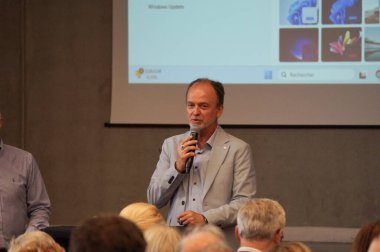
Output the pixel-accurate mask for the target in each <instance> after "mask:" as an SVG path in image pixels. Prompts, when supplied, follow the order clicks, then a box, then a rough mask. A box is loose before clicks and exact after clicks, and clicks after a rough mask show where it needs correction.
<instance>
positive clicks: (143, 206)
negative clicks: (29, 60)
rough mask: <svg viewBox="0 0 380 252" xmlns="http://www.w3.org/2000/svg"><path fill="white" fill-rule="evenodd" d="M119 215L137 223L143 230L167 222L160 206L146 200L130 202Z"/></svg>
mask: <svg viewBox="0 0 380 252" xmlns="http://www.w3.org/2000/svg"><path fill="white" fill-rule="evenodd" d="M119 215H120V216H121V217H123V218H126V219H129V220H131V221H133V222H134V223H136V225H137V226H138V227H139V228H140V229H141V230H142V231H143V232H144V231H145V230H147V229H148V228H149V227H151V226H153V225H156V224H163V223H165V219H164V217H163V216H162V214H161V213H160V211H159V210H158V208H157V207H156V206H155V205H152V204H149V203H145V202H136V203H132V204H129V205H128V206H126V207H125V208H124V209H123V210H121V212H120V214H119Z"/></svg>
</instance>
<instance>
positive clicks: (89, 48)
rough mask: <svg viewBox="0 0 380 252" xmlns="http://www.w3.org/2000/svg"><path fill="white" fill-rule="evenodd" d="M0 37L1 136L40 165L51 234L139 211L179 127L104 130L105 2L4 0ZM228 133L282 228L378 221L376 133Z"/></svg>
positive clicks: (108, 7)
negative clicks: (241, 144)
mask: <svg viewBox="0 0 380 252" xmlns="http://www.w3.org/2000/svg"><path fill="white" fill-rule="evenodd" d="M0 30H1V34H2V39H1V40H0V55H1V61H0V94H1V100H0V109H1V111H2V112H3V115H4V116H5V117H6V124H5V125H4V129H3V131H2V137H3V139H4V140H5V141H6V142H7V143H8V144H12V145H16V146H18V147H21V148H24V149H26V150H28V151H30V152H32V153H33V154H34V156H35V158H36V159H37V161H38V163H39V166H40V169H41V172H42V174H43V176H44V178H45V182H46V186H47V189H48V192H49V195H50V198H51V201H52V204H53V213H52V217H51V223H52V224H53V225H75V224H77V223H78V221H80V220H82V219H83V218H85V217H87V216H92V215H95V214H98V213H99V212H114V213H117V212H119V211H120V209H121V208H122V207H123V206H125V205H126V204H128V203H131V202H134V201H145V200H146V187H147V185H148V182H149V178H150V176H151V174H152V172H153V169H154V167H155V163H156V161H157V158H158V154H159V148H160V147H161V144H162V141H163V139H164V138H166V137H168V136H171V135H173V134H177V133H181V132H183V131H184V130H185V128H183V127H138V126H136V127H133V126H131V127H119V128H107V127H104V123H105V122H107V121H108V119H109V115H110V99H111V60H112V59H111V50H112V48H111V42H112V1H111V0H33V1H32V0H1V1H0ZM227 96H228V94H227ZM227 130H228V131H229V132H230V133H232V134H234V135H236V136H238V137H240V138H243V139H244V140H246V141H247V142H249V143H250V144H251V146H252V148H253V150H254V155H255V165H256V169H257V177H258V194H257V196H258V197H270V198H274V199H277V200H278V201H280V202H281V203H282V204H283V205H284V207H285V209H286V211H287V222H288V225H289V226H312V227H313V226H326V227H348V228H358V227H360V226H362V225H364V224H366V223H368V222H371V221H373V220H375V219H377V218H379V217H378V213H379V209H380V199H379V197H378V193H379V188H380V186H379V184H380V183H379V182H378V181H379V178H380V169H379V168H380V167H379V166H380V155H379V150H380V129H379V128H378V127H377V128H365V127H364V128H363V127H362V128H352V127H351V128H348V127H325V128H323V127H243V128H239V127H233V128H227ZM163 212H165V211H163ZM318 246H320V245H318ZM334 246H335V249H336V248H337V247H339V248H341V247H342V246H343V249H341V251H345V250H346V251H347V249H348V248H349V245H347V244H346V245H334ZM318 248H319V247H318ZM325 251H327V250H325ZM331 251H333V250H331ZM335 251H336V250H335Z"/></svg>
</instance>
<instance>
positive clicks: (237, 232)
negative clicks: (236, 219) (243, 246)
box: [235, 225, 240, 242]
mask: <svg viewBox="0 0 380 252" xmlns="http://www.w3.org/2000/svg"><path fill="white" fill-rule="evenodd" d="M235 238H236V240H237V241H238V242H240V236H239V228H238V226H237V225H236V226H235Z"/></svg>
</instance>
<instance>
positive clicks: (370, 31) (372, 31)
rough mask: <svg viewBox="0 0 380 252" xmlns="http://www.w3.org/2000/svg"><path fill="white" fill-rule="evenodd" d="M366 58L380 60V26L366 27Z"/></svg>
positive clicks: (367, 59)
mask: <svg viewBox="0 0 380 252" xmlns="http://www.w3.org/2000/svg"><path fill="white" fill-rule="evenodd" d="M364 58H365V60H366V61H380V27H368V28H366V29H365V38H364Z"/></svg>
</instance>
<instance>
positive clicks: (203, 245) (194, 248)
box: [176, 224, 233, 252]
mask: <svg viewBox="0 0 380 252" xmlns="http://www.w3.org/2000/svg"><path fill="white" fill-rule="evenodd" d="M176 251H177V252H213V251H220V252H232V251H233V250H232V249H231V247H230V246H229V245H228V244H227V243H226V239H225V235H224V233H223V232H222V230H221V229H220V228H219V227H217V226H215V225H212V224H208V225H197V226H193V227H192V228H191V229H188V230H186V231H185V234H184V237H183V238H182V240H181V241H180V242H179V244H178V246H177V249H176Z"/></svg>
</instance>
